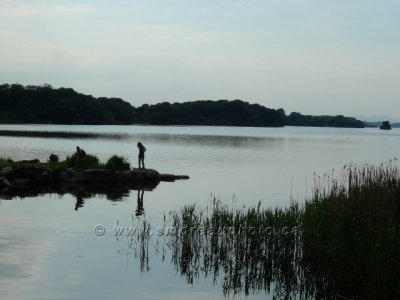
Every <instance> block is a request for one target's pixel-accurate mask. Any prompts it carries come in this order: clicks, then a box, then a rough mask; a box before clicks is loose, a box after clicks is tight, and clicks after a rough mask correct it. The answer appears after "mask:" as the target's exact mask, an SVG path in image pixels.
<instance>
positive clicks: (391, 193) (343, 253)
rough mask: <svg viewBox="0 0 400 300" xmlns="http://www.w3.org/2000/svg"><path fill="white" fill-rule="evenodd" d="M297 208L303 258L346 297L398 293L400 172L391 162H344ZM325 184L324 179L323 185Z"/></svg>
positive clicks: (396, 295) (370, 296) (311, 268)
mask: <svg viewBox="0 0 400 300" xmlns="http://www.w3.org/2000/svg"><path fill="white" fill-rule="evenodd" d="M328 180H329V183H330V185H329V186H330V187H329V188H328V189H324V188H323V187H322V186H321V185H316V187H315V189H314V195H313V198H312V199H311V200H309V201H307V202H306V204H305V207H304V212H303V220H302V232H303V239H302V241H303V249H304V254H303V259H304V261H306V262H307V263H308V266H309V267H310V270H312V271H314V272H317V271H319V272H323V273H324V274H325V275H326V276H328V277H329V279H330V281H331V282H333V283H334V285H335V288H336V289H337V290H338V293H340V294H341V295H344V296H346V297H350V296H352V297H354V296H358V297H361V298H366V299H376V298H381V299H395V298H399V297H400V289H399V283H400V247H399V243H400V235H399V234H400V232H399V225H400V217H399V213H400V172H399V169H398V167H397V165H396V163H395V162H394V161H390V162H388V163H386V164H382V165H380V166H378V167H374V166H370V165H362V166H350V167H345V168H344V169H343V171H342V175H341V176H340V177H339V178H338V179H335V178H328ZM326 185H327V184H326V183H325V185H323V186H326Z"/></svg>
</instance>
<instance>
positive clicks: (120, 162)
mask: <svg viewBox="0 0 400 300" xmlns="http://www.w3.org/2000/svg"><path fill="white" fill-rule="evenodd" d="M105 167H106V169H109V170H112V171H125V170H130V168H131V164H130V163H129V162H128V161H127V160H126V158H125V157H123V156H118V155H113V156H111V157H110V158H109V159H108V161H107V163H106V165H105Z"/></svg>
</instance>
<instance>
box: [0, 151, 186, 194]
mask: <svg viewBox="0 0 400 300" xmlns="http://www.w3.org/2000/svg"><path fill="white" fill-rule="evenodd" d="M179 179H189V176H187V175H173V174H160V173H159V172H158V171H156V170H154V169H137V168H131V167H130V164H129V162H127V160H126V159H125V158H123V157H120V156H117V155H114V156H112V157H111V158H110V159H108V161H107V162H106V163H105V164H102V163H100V162H99V159H98V158H97V157H96V156H93V155H86V156H84V157H80V158H79V157H77V155H76V154H74V155H72V156H68V157H67V158H66V160H64V161H60V162H59V161H58V157H57V156H56V155H54V154H52V155H50V157H49V159H48V161H47V162H40V161H39V160H37V159H34V160H24V161H13V160H11V159H0V190H1V191H7V190H9V189H27V188H28V189H29V188H35V187H38V186H41V187H43V186H46V187H63V186H64V185H71V184H72V185H74V184H77V185H96V184H100V186H102V187H103V188H104V186H108V187H114V186H116V185H119V184H124V185H127V186H146V185H154V186H156V185H157V184H158V183H159V182H160V181H170V182H172V181H175V180H179Z"/></svg>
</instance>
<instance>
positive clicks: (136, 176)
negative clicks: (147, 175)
mask: <svg viewBox="0 0 400 300" xmlns="http://www.w3.org/2000/svg"><path fill="white" fill-rule="evenodd" d="M131 174H132V178H133V181H144V180H145V179H144V175H143V171H142V170H139V169H133V170H132V172H131Z"/></svg>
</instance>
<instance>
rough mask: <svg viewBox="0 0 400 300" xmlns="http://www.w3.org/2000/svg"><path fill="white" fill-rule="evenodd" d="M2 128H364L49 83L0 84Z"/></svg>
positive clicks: (250, 107)
mask: <svg viewBox="0 0 400 300" xmlns="http://www.w3.org/2000/svg"><path fill="white" fill-rule="evenodd" d="M0 124H54V125H138V124H140V125H162V126H164V125H168V126H170V125H172V126H185V125H188V126H241V127H283V126H306V127H343V128H363V127H365V124H364V122H362V121H360V120H357V119H355V118H352V117H345V116H343V115H337V116H329V115H322V116H311V115H302V114H300V113H298V112H292V113H291V114H290V115H286V113H285V111H284V110H283V109H282V108H279V109H272V108H267V107H265V106H262V105H260V104H251V103H248V102H245V101H242V100H238V99H237V100H231V101H230V100H215V101H214V100H197V101H189V102H183V103H177V102H175V103H170V102H161V103H157V104H153V105H149V104H143V105H142V106H140V107H134V106H132V105H131V104H130V103H128V102H126V101H124V100H122V99H119V98H105V97H99V98H95V97H93V96H91V95H84V94H81V93H78V92H76V91H75V90H73V89H71V88H58V89H55V88H53V87H52V86H50V85H47V84H44V85H40V86H34V85H28V86H23V85H20V84H11V85H10V84H3V85H0Z"/></svg>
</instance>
